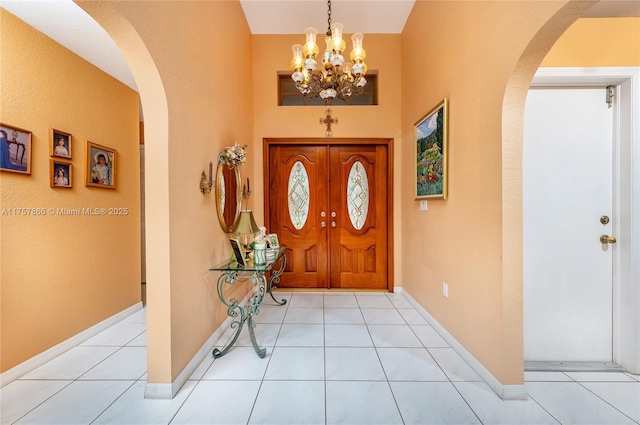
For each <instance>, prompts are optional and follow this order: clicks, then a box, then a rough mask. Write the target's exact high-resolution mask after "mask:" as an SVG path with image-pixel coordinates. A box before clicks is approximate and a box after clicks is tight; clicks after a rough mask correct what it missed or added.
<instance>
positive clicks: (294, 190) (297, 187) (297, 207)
mask: <svg viewBox="0 0 640 425" xmlns="http://www.w3.org/2000/svg"><path fill="white" fill-rule="evenodd" d="M288 190H289V202H288V203H289V217H290V218H291V223H293V227H295V228H296V229H297V230H300V229H302V228H303V227H304V225H305V223H306V222H307V218H308V217H309V199H310V190H309V175H308V174H307V169H306V168H305V166H304V164H303V163H302V162H301V161H296V162H295V163H294V164H293V167H291V173H289V185H288Z"/></svg>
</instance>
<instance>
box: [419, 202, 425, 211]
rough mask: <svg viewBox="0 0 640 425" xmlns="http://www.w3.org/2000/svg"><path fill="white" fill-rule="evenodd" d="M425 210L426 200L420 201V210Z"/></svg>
mask: <svg viewBox="0 0 640 425" xmlns="http://www.w3.org/2000/svg"><path fill="white" fill-rule="evenodd" d="M426 210H427V201H420V211H426Z"/></svg>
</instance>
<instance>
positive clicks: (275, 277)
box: [268, 254, 287, 305]
mask: <svg viewBox="0 0 640 425" xmlns="http://www.w3.org/2000/svg"><path fill="white" fill-rule="evenodd" d="M286 264H287V256H286V255H284V254H283V255H282V256H281V257H280V267H279V268H278V269H277V270H273V271H272V272H271V277H270V278H269V285H268V286H269V288H268V291H269V295H271V299H273V301H275V302H276V304H278V305H285V304H286V303H287V300H286V299H285V298H283V299H282V300H280V301H278V300H276V297H274V296H273V290H274V289H278V287H277V286H276V284H278V283H279V282H280V275H281V274H282V272H283V271H284V267H285V265H286Z"/></svg>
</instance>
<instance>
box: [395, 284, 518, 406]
mask: <svg viewBox="0 0 640 425" xmlns="http://www.w3.org/2000/svg"><path fill="white" fill-rule="evenodd" d="M395 290H396V291H397V292H400V293H401V294H403V295H404V296H405V297H406V298H407V299H408V300H409V302H410V303H411V305H413V307H414V308H415V309H416V310H417V311H418V312H419V313H420V314H421V315H422V317H424V318H425V320H426V321H427V322H429V324H430V325H431V326H432V327H433V328H434V329H435V330H436V331H437V332H438V333H439V334H440V336H441V337H442V338H443V339H444V340H445V341H447V343H448V344H449V345H450V346H451V348H453V350H454V351H455V352H456V353H458V355H459V356H460V357H462V359H463V360H464V361H465V362H466V363H467V364H468V365H469V367H471V369H473V371H474V372H475V373H477V374H478V376H480V378H481V379H482V380H483V381H484V382H485V383H486V384H487V385H489V387H491V389H492V390H493V391H495V393H496V394H498V396H499V397H500V398H501V399H502V400H526V399H527V398H528V395H527V389H526V388H525V386H524V384H523V385H504V384H502V383H501V382H500V381H499V380H498V379H497V378H496V377H495V376H493V374H492V373H491V372H489V370H488V369H487V368H486V367H484V366H483V365H482V363H480V362H479V361H478V360H476V358H475V357H473V355H472V354H471V353H470V352H469V351H467V349H466V348H464V347H463V346H462V344H460V343H459V342H458V341H457V340H456V339H455V338H454V337H453V335H451V334H450V333H449V332H447V330H446V329H445V328H444V327H442V325H441V324H440V323H438V321H437V320H436V319H434V318H433V316H431V315H430V314H429V313H428V312H427V310H425V309H424V308H423V307H422V306H421V305H420V304H418V302H417V301H416V300H414V299H413V297H412V296H411V295H409V293H408V292H407V291H405V290H404V289H403V288H402V287H397V286H396V288H395Z"/></svg>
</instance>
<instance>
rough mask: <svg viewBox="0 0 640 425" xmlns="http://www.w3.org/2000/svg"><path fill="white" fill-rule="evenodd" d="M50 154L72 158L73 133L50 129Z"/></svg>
mask: <svg viewBox="0 0 640 425" xmlns="http://www.w3.org/2000/svg"><path fill="white" fill-rule="evenodd" d="M49 156H52V157H54V156H56V157H60V158H67V159H71V133H67V132H65V131H60V130H56V129H55V128H50V129H49Z"/></svg>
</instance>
